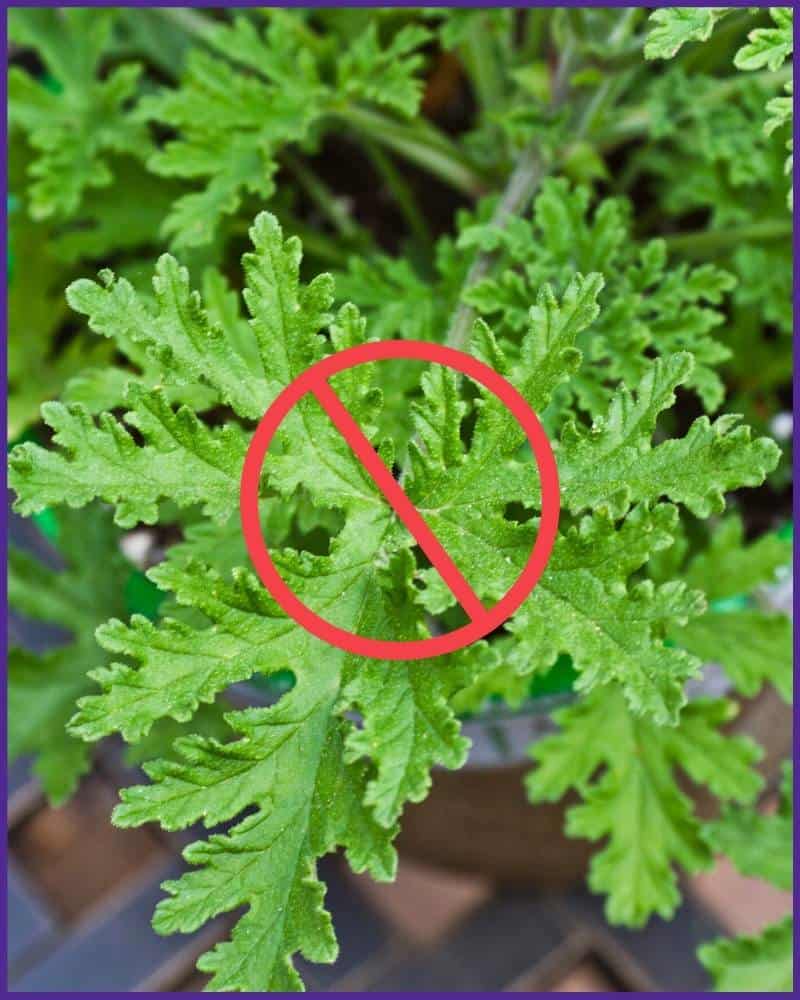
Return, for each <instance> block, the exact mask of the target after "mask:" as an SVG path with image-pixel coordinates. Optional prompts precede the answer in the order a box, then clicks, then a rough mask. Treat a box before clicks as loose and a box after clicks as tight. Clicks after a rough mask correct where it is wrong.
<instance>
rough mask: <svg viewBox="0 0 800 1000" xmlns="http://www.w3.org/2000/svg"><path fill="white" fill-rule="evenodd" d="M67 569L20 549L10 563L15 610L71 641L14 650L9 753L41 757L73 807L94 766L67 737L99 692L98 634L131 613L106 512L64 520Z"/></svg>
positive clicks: (41, 767) (58, 796)
mask: <svg viewBox="0 0 800 1000" xmlns="http://www.w3.org/2000/svg"><path fill="white" fill-rule="evenodd" d="M59 525H60V529H61V531H60V538H59V548H60V551H61V553H62V555H63V556H64V558H65V560H66V562H67V565H66V567H65V568H63V569H61V570H60V571H55V570H52V569H50V568H48V567H46V566H45V565H44V564H43V563H41V562H39V561H38V560H36V559H33V558H32V557H31V556H29V555H27V554H26V553H24V552H22V551H21V550H19V549H15V548H12V549H10V551H9V563H8V600H9V605H10V606H11V608H12V609H13V610H14V611H16V612H18V613H19V614H22V615H24V616H25V617H26V618H31V619H34V620H36V621H41V622H47V623H50V624H54V625H60V626H61V627H62V628H64V629H68V630H69V631H70V633H71V637H70V639H69V640H68V641H67V642H65V643H63V644H60V645H57V646H56V648H54V649H50V650H48V651H47V652H44V653H41V654H37V653H32V652H29V651H27V650H25V649H20V648H14V647H12V648H11V649H10V650H9V657H8V706H9V711H8V754H9V758H10V759H12V760H13V759H15V758H16V757H19V756H21V755H22V754H34V755H35V757H36V763H35V770H36V772H37V773H38V774H39V776H40V778H41V779H42V785H43V787H44V790H45V793H46V794H47V796H48V797H49V798H50V800H51V802H53V804H55V805H58V804H60V803H62V802H63V801H65V800H66V799H67V798H69V796H70V795H71V794H72V792H73V791H74V789H75V786H76V784H77V782H78V779H79V778H80V777H81V775H82V774H84V773H85V772H86V771H87V770H88V768H89V748H88V747H87V746H86V745H85V744H83V743H81V741H80V740H77V739H74V738H73V737H72V736H70V735H69V734H68V733H67V731H66V723H67V721H68V719H69V717H70V716H71V715H72V713H73V711H74V707H75V701H76V699H77V698H79V697H80V696H81V695H82V694H85V693H86V692H87V691H89V690H91V687H92V684H91V680H90V678H89V677H88V672H89V669H90V667H91V666H92V664H96V663H97V661H98V659H100V658H102V653H101V651H100V650H99V649H98V647H97V645H96V644H95V641H94V631H95V629H96V628H97V626H98V625H99V624H100V623H101V622H103V621H104V620H105V619H106V618H108V617H109V615H114V614H120V613H122V612H123V610H124V597H123V593H124V583H125V580H126V578H127V576H128V574H129V573H130V571H131V567H130V565H129V564H128V563H127V562H126V560H125V559H124V558H123V556H122V554H121V553H120V551H119V544H118V542H119V533H118V532H117V531H115V530H114V529H113V526H112V524H111V518H110V517H109V516H108V515H107V514H106V513H105V512H103V511H101V510H97V509H95V510H92V511H91V512H90V513H89V514H88V516H87V514H83V513H81V514H78V513H75V512H71V511H65V512H63V513H62V514H61V515H60V517H59Z"/></svg>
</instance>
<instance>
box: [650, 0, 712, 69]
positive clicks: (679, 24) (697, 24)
mask: <svg viewBox="0 0 800 1000" xmlns="http://www.w3.org/2000/svg"><path fill="white" fill-rule="evenodd" d="M730 13H731V8H729V7H662V8H660V9H659V10H655V11H653V13H652V14H651V15H650V21H651V24H653V25H655V26H654V27H651V28H650V32H649V34H648V36H647V41H646V43H645V46H644V57H645V59H672V58H673V56H675V55H677V54H678V52H679V51H680V49H681V48H682V47H683V46H684V45H685V44H686V43H687V42H705V41H707V40H708V39H709V38H710V37H711V32H712V31H713V30H714V26H715V25H716V24H717V22H718V21H719V20H720V19H721V18H723V17H725V16H726V15H727V14H730Z"/></svg>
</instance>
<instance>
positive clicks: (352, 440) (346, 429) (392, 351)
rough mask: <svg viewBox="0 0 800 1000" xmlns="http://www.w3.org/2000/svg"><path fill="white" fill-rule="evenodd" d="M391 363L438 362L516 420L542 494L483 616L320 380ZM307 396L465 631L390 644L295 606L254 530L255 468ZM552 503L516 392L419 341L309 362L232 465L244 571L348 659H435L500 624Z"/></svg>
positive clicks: (541, 550) (545, 553) (555, 496)
mask: <svg viewBox="0 0 800 1000" xmlns="http://www.w3.org/2000/svg"><path fill="white" fill-rule="evenodd" d="M393 358H404V359H408V360H412V361H426V362H428V363H429V364H438V365H446V366H448V367H450V368H453V369H455V370H456V371H458V372H461V373H462V374H464V375H466V376H467V377H468V378H471V379H473V380H474V381H475V382H476V383H477V384H478V385H482V386H483V387H484V388H485V389H487V390H489V392H492V393H494V395H495V396H496V397H497V398H498V399H499V400H500V401H501V402H502V403H504V404H505V406H506V407H507V408H508V410H509V411H510V413H511V414H512V415H513V416H514V417H515V418H516V420H517V421H518V423H519V425H520V427H521V428H522V430H523V431H524V433H525V437H526V438H527V440H528V443H529V444H530V446H531V451H532V452H533V455H534V457H535V459H536V465H537V468H538V470H539V479H540V483H541V496H542V504H541V514H540V517H539V524H538V530H537V533H536V541H535V542H534V544H533V548H532V549H531V552H530V555H529V556H528V560H527V562H526V563H525V566H524V568H523V569H522V572H521V573H520V575H519V577H518V578H517V580H516V582H515V583H513V584H512V585H511V587H510V588H509V589H508V590H507V591H506V593H505V594H504V595H503V597H501V598H500V600H499V601H497V602H496V603H495V604H494V605H492V607H490V608H488V609H487V608H484V607H483V605H482V604H481V602H480V601H479V600H478V597H477V595H476V594H475V593H474V591H473V590H472V588H471V587H470V586H469V584H468V583H467V581H466V580H465V579H464V578H463V576H462V575H461V573H460V572H459V571H458V568H457V567H456V566H454V565H453V562H452V560H451V559H450V557H449V556H448V554H447V552H445V550H444V549H443V548H442V546H441V545H440V544H439V542H438V541H437V539H436V537H435V535H434V534H433V532H432V531H431V530H430V529H429V528H428V526H427V524H426V523H425V521H424V520H423V519H422V517H421V515H420V514H419V512H418V511H417V510H416V508H415V507H414V505H413V504H412V503H411V501H410V500H409V499H408V497H407V496H406V495H405V493H404V492H403V490H402V487H401V486H400V485H399V484H398V483H396V482H395V480H394V478H393V476H392V474H391V472H390V471H389V469H387V468H386V466H385V465H384V464H383V462H382V461H381V460H380V458H379V457H378V456H377V455H376V454H375V451H374V449H373V447H372V445H371V444H370V443H369V441H368V440H367V438H366V437H365V436H364V434H363V432H362V431H361V428H360V427H359V426H358V424H357V423H356V422H355V420H353V417H352V415H351V414H350V413H348V412H347V409H346V408H345V406H344V404H343V403H342V401H341V400H340V399H339V398H338V396H337V395H336V393H335V392H334V390H333V389H332V388H331V387H330V385H329V384H328V381H327V380H328V379H330V378H332V377H333V376H334V375H336V374H337V373H338V372H342V371H347V370H348V369H350V368H354V367H356V366H358V365H362V364H372V363H373V362H375V361H385V360H389V359H393ZM307 394H312V395H315V398H316V399H317V400H318V402H319V404H320V406H322V408H323V410H324V412H326V413H327V414H328V416H329V418H330V419H331V421H332V422H333V424H334V426H335V427H337V428H338V430H339V432H340V433H341V434H342V435H343V436H344V438H345V440H346V441H347V442H348V443H349V444H350V446H351V448H352V450H353V452H354V454H355V455H356V456H357V457H358V458H359V459H360V461H361V463H362V464H363V465H364V467H365V469H366V470H367V472H368V473H369V474H371V475H372V478H373V480H374V481H375V483H376V484H377V486H378V488H379V489H381V490H382V492H383V494H384V496H385V497H386V499H387V500H388V502H389V503H390V504H391V506H392V507H393V509H394V510H395V511H396V513H397V515H398V517H400V519H401V521H402V522H403V524H404V525H405V526H406V527H407V528H408V530H409V531H410V532H411V534H412V535H413V537H414V538H415V539H416V541H417V542H418V543H419V545H420V548H422V549H423V551H424V552H425V553H426V554H427V556H428V558H429V559H430V561H431V563H432V564H433V565H434V566H435V567H436V569H437V570H438V571H439V573H440V574H441V576H442V578H443V579H444V580H445V582H446V583H447V585H448V586H449V587H450V589H451V590H452V592H453V594H454V595H455V597H456V598H457V599H458V600H459V601H460V603H461V605H462V606H463V607H464V609H465V611H466V612H467V614H468V615H469V616H470V620H469V621H468V622H467V623H466V624H465V625H461V626H459V627H458V628H455V629H453V630H452V631H451V632H445V633H442V634H437V635H432V636H428V637H427V638H412V639H403V640H400V639H380V638H372V637H371V636H365V635H359V634H358V633H356V632H349V631H348V630H347V629H343V628H339V627H338V626H336V625H334V624H333V623H332V622H329V621H326V619H324V618H322V617H320V616H319V615H318V614H316V613H315V612H314V611H312V610H311V608H309V607H308V605H307V604H304V603H303V601H301V600H300V598H299V597H298V595H297V594H296V593H294V591H293V590H292V589H291V588H290V587H289V586H288V585H287V584H286V581H285V580H284V579H283V578H282V577H281V574H280V573H279V572H278V568H277V566H276V565H275V562H274V561H273V559H272V556H271V555H270V552H269V549H268V548H267V545H266V543H265V541H264V537H263V535H262V533H261V516H260V512H259V496H260V488H261V472H262V464H263V462H264V456H265V455H266V454H267V451H268V449H269V446H270V442H271V441H272V440H273V438H274V436H275V434H276V433H277V431H278V428H279V427H280V425H281V422H282V421H283V419H284V418H285V417H286V415H287V414H288V413H289V412H290V410H291V409H292V407H294V406H296V405H297V404H298V403H299V402H300V400H301V399H302V398H303V397H304V396H305V395H307ZM559 506H560V504H559V489H558V469H557V467H556V462H555V456H554V455H553V450H552V448H551V447H550V442H549V441H548V440H547V435H546V434H545V432H544V430H543V428H542V426H541V424H540V423H539V419H538V417H537V416H536V414H535V413H534V412H533V410H532V409H531V408H530V406H529V405H528V403H527V401H526V400H525V398H524V397H523V396H522V395H521V393H520V392H519V391H518V390H517V389H516V388H515V387H514V386H513V385H512V384H511V383H510V382H509V381H508V380H507V379H505V378H503V376H502V375H500V374H499V373H498V372H496V371H495V370H494V369H493V368H491V367H490V366H489V365H487V364H486V363H485V362H483V361H480V360H479V359H478V358H476V357H473V356H472V355H470V354H465V353H464V352H463V351H457V350H455V348H452V347H447V346H445V345H444V344H433V343H430V342H428V341H422V340H386V341H368V342H367V343H364V344H357V345H356V346H355V347H347V348H345V349H344V350H342V351H338V352H336V353H334V354H328V355H326V356H325V357H323V358H320V359H319V360H318V361H315V362H314V363H313V364H312V365H311V366H310V367H309V368H307V369H306V370H305V371H304V372H301V373H300V375H298V376H297V377H296V378H294V379H293V380H292V381H291V382H290V383H289V384H288V385H287V386H285V387H284V389H282V390H281V392H279V393H278V395H277V396H276V397H275V399H274V400H273V401H272V403H271V404H270V405H269V407H268V408H267V410H266V412H265V413H264V416H263V417H262V418H261V420H260V421H259V424H258V427H257V428H256V430H255V433H254V434H253V439H252V441H251V442H250V446H249V448H248V449H247V454H246V455H245V460H244V465H243V467H242V479H241V497H240V509H241V516H242V531H243V533H244V537H245V541H246V542H247V551H248V553H249V555H250V558H251V559H252V561H253V565H254V566H255V568H256V571H257V572H258V575H259V577H260V578H261V582H262V583H263V584H264V586H265V587H266V588H267V590H268V591H269V593H270V595H271V596H272V598H273V599H274V600H275V601H276V602H277V604H278V605H279V606H280V608H281V609H282V610H283V611H284V612H285V613H286V614H287V615H289V616H290V617H291V618H294V620H295V621H296V622H297V623H298V624H299V625H301V626H302V627H303V628H305V629H306V630H307V631H308V632H310V633H311V634H312V635H314V636H316V637H317V638H318V639H321V640H322V641H323V642H326V643H328V644H329V645H331V646H335V647H337V648H338V649H343V650H346V651H347V652H348V653H351V654H354V655H356V656H366V657H370V658H371V659H378V660H421V659H424V658H428V657H433V656H442V655H444V654H445V653H452V652H455V651H456V650H459V649H463V648H465V647H466V646H468V645H470V643H473V642H476V641H477V640H478V639H482V638H483V637H484V636H486V635H488V634H489V633H490V632H491V631H493V630H494V629H497V628H499V627H501V626H502V625H503V624H504V622H505V621H506V620H507V619H508V618H509V617H510V616H511V615H512V614H514V612H515V611H516V610H517V608H519V606H520V605H521V604H522V602H523V601H524V600H525V599H526V597H528V595H529V594H530V592H531V591H532V590H533V588H534V587H535V586H536V584H537V582H538V580H539V578H540V576H541V575H542V573H543V572H544V570H545V567H546V566H547V561H548V559H549V557H550V553H551V552H552V550H553V545H554V544H555V539H556V534H557V532H558V512H559Z"/></svg>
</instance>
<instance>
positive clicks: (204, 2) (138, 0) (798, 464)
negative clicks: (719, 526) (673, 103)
mask: <svg viewBox="0 0 800 1000" xmlns="http://www.w3.org/2000/svg"><path fill="white" fill-rule="evenodd" d="M1 6H2V11H3V17H2V29H1V31H2V35H1V36H0V43H1V44H2V47H3V53H4V58H5V67H4V68H5V72H4V73H3V76H2V91H0V99H2V104H3V139H4V148H5V149H7V144H8V110H7V72H8V58H7V50H8V39H7V17H6V15H7V11H8V8H9V7H54V6H60V7H106V6H111V4H109V3H97V2H92V0H83V2H81V0H64V2H61V3H57V4H56V3H39V2H32V3H16V4H15V3H7V2H2V5H1ZM114 6H120V7H145V8H147V7H192V8H203V7H211V8H214V7H225V8H228V9H235V8H245V7H254V6H274V7H434V6H435V7H454V8H457V7H463V8H469V7H478V8H480V7H516V8H530V7H541V8H553V7H575V8H592V7H600V8H607V7H643V8H647V7H653V8H655V7H660V6H676V7H709V6H712V5H711V4H707V3H678V4H671V5H668V4H658V3H653V2H647V0H646V2H644V3H636V2H632V0H606V2H605V3H583V2H570V0H567V2H563V3H560V4H555V3H538V2H534V3H497V2H492V0H490V2H485V0H484V2H481V0H465V2H462V3H453V4H446V3H429V2H413V0H402V2H400V3H393V4H390V3H385V2H384V3H380V2H379V3H375V2H371V0H345V2H343V3H319V2H316V0H306V2H302V0H300V2H289V3H284V4H259V3H258V2H257V0H244V2H239V3H230V4H228V3H219V2H217V3H214V2H212V0H196V2H194V3H187V2H182V0H161V2H160V3H151V2H148V0H133V2H131V3H126V4H116V5H114ZM726 6H728V7H743V8H745V7H764V8H766V7H768V6H773V5H771V4H766V3H752V2H751V0H727V3H726ZM784 6H790V4H784ZM799 40H800V25H798V24H797V23H795V27H794V41H795V49H797V48H798V41H799ZM793 77H794V87H795V94H796V95H797V93H798V77H800V72H798V68H797V64H796V63H795V65H794V72H793ZM797 100H798V98H797V97H795V110H797V108H796V104H797ZM792 131H793V137H794V144H795V149H796V150H797V149H799V148H800V121H798V116H797V114H795V115H794V118H793V130H792ZM2 178H3V187H4V188H5V191H6V192H7V190H8V163H7V157H6V156H3V160H2ZM792 182H793V184H794V188H795V190H796V191H797V190H800V160H799V159H798V157H797V155H796V156H795V158H794V164H793V170H792ZM7 208H8V206H7V199H6V197H5V195H4V197H3V201H2V209H0V213H1V214H0V226H2V248H1V249H2V254H3V261H4V267H5V268H6V276H5V280H3V282H2V310H3V332H4V334H7V329H6V327H7V279H8V274H7V268H8V229H7V221H8V220H7V214H8V212H7ZM799 211H800V210H799V209H798V207H797V205H795V208H794V210H793V215H792V218H793V223H794V224H793V228H792V247H793V265H792V270H793V279H794V281H793V289H792V305H793V317H794V324H795V328H797V326H798V323H800V292H799V291H798V284H800V259H799V258H800V233H799V232H798V226H797V220H798V212H799ZM4 339H5V343H6V344H7V338H4ZM4 346H5V345H4ZM0 373H1V374H2V381H3V385H4V386H6V387H7V385H8V382H7V357H6V350H5V349H4V350H3V351H2V358H1V359H0ZM792 384H793V394H794V395H793V402H792V412H793V414H794V420H795V424H796V422H797V417H798V401H797V400H798V390H800V372H798V368H797V366H794V367H793V372H792ZM2 430H3V436H4V439H5V438H6V437H7V409H6V407H5V406H4V407H3V413H2ZM798 473H800V449H798V448H795V449H794V457H793V476H794V480H796V479H797V477H798ZM3 485H4V487H5V491H6V493H7V490H8V480H7V467H6V465H5V463H4V465H3ZM792 516H793V521H794V522H795V523H796V522H797V521H798V520H800V500H798V496H797V493H796V492H793V495H792ZM7 546H8V512H7V509H5V513H4V516H3V531H2V555H3V561H4V563H6V560H7ZM793 568H794V573H795V576H797V575H798V572H800V546H799V545H798V542H797V540H796V539H795V542H794V558H793ZM0 595H1V596H2V599H3V604H4V605H5V607H6V610H7V606H8V605H7V581H6V573H5V572H3V574H2V576H1V577H0ZM794 600H795V611H796V610H797V608H798V607H800V598H798V597H797V596H795V598H794ZM7 650H8V626H7V622H6V621H5V619H4V622H3V651H4V654H5V662H7ZM798 660H800V635H799V634H798V632H797V631H795V633H794V674H795V682H797V680H798V676H799V675H800V670H799V669H798ZM0 708H2V713H3V714H2V717H3V719H5V718H6V711H7V694H6V685H5V684H3V685H2V698H1V699H0ZM799 748H800V718H798V713H797V712H796V711H795V713H794V724H793V754H792V757H793V760H794V761H795V763H796V762H797V759H798V750H799ZM3 759H4V764H5V767H4V770H3V777H2V789H1V791H2V803H3V804H2V809H3V818H4V821H5V820H7V792H8V773H7V764H8V761H7V756H6V749H5V740H4V741H3ZM794 794H795V802H794V805H795V812H796V811H797V807H798V804H799V803H800V790H798V789H797V785H795V793H794ZM7 854H8V848H7V844H5V843H4V845H3V861H4V864H3V866H2V886H3V890H4V895H5V898H6V899H7V898H8V884H7V879H8V867H7V861H8V856H7ZM794 854H795V867H797V862H798V860H800V844H798V842H797V840H796V841H795V847H794ZM799 899H800V889H798V886H797V883H795V886H794V903H795V907H796V905H797V902H798V900H799ZM7 919H8V914H7V908H6V905H5V904H4V905H3V907H2V911H1V915H0V933H2V935H3V941H2V945H0V947H2V954H3V965H4V967H5V968H6V969H7V955H6V951H7ZM794 954H795V965H796V964H797V958H798V954H800V949H798V938H797V934H796V932H795V941H794ZM59 992H72V991H70V990H64V991H59ZM3 993H4V994H6V993H7V988H4V990H3ZM43 995H44V994H43ZM47 995H49V994H47ZM103 995H104V996H106V997H124V996H129V995H130V994H129V993H115V992H110V993H105V994H103ZM185 995H186V996H196V997H200V996H205V994H204V993H186V994H185ZM292 995H293V994H292ZM357 995H359V996H360V995H362V994H357ZM372 995H373V996H382V997H408V996H414V997H435V996H441V994H440V993H412V994H407V993H402V992H397V993H395V992H383V993H374V994H372ZM482 995H483V996H494V997H496V998H497V1000H500V998H501V997H504V996H505V993H489V992H484V993H483V994H482ZM528 995H529V996H545V995H550V994H549V992H547V993H545V992H541V991H531V992H529V993H528ZM635 995H641V996H646V995H650V994H644V993H637V994H635ZM661 995H662V996H677V995H678V994H674V993H661ZM680 995H681V996H687V995H688V996H705V995H706V994H705V993H700V992H688V993H681V994H680Z"/></svg>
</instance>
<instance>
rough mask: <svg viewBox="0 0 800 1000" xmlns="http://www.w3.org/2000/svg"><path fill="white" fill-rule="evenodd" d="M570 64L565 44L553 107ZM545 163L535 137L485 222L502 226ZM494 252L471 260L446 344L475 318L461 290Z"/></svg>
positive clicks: (463, 337) (525, 199) (460, 340)
mask: <svg viewBox="0 0 800 1000" xmlns="http://www.w3.org/2000/svg"><path fill="white" fill-rule="evenodd" d="M571 66H572V49H571V47H570V46H569V45H568V46H567V47H566V48H565V49H564V52H563V54H562V57H561V60H560V62H559V67H558V70H557V72H556V79H555V81H554V84H553V100H552V106H553V108H558V107H559V106H560V105H561V103H562V102H563V100H564V98H565V96H566V85H567V79H568V77H569V74H570V72H571ZM548 167H549V165H546V164H545V162H544V160H543V159H542V156H541V153H540V148H539V140H538V139H536V140H534V142H533V143H531V145H529V146H528V148H527V149H526V150H525V151H524V152H523V153H522V155H521V156H520V158H519V160H518V162H517V165H516V167H515V168H514V170H513V172H512V174H511V176H510V177H509V179H508V184H507V185H506V189H505V191H504V192H503V194H502V196H501V198H500V201H499V202H498V203H497V206H496V207H495V210H494V212H493V214H492V218H491V221H490V223H489V224H490V225H491V226H496V227H499V228H503V227H504V226H505V225H506V223H507V222H508V220H509V219H510V218H512V217H513V216H515V215H517V214H518V213H519V212H520V211H521V210H522V209H523V208H524V207H525V205H527V204H528V203H529V202H530V200H531V198H532V197H533V196H534V194H535V193H536V190H537V188H538V187H539V185H540V184H541V182H542V179H543V177H544V176H545V173H546V172H547V169H548ZM495 256H496V255H495V254H494V253H479V254H478V256H477V257H476V258H475V260H474V261H473V262H472V266H471V267H470V269H469V271H468V272H467V277H466V278H465V280H464V284H463V286H462V289H461V295H460V296H459V303H458V306H457V307H456V311H455V313H454V314H453V319H452V321H451V323H450V328H449V329H448V331H447V338H446V341H445V343H446V344H447V345H448V346H449V347H455V348H456V349H457V350H462V349H463V348H464V346H465V344H466V342H467V338H468V337H469V333H470V330H471V328H472V323H473V320H474V318H475V311H474V309H473V308H472V306H470V305H468V304H467V303H466V302H464V300H463V299H464V292H466V291H467V290H468V289H469V288H472V286H473V285H475V284H477V282H479V281H480V280H481V279H482V278H484V277H485V276H486V274H487V273H488V272H489V269H490V268H491V266H492V264H493V263H494V261H495Z"/></svg>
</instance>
